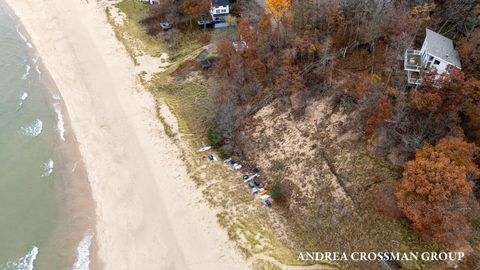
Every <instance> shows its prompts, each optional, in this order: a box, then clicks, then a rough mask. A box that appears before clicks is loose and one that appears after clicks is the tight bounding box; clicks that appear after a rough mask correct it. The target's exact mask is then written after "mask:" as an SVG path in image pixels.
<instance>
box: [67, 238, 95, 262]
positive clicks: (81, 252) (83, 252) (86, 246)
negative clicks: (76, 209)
mask: <svg viewBox="0 0 480 270" xmlns="http://www.w3.org/2000/svg"><path fill="white" fill-rule="evenodd" d="M93 235H94V233H93V231H92V230H88V231H87V232H86V233H85V234H84V235H83V238H82V240H81V241H80V243H79V244H78V247H77V260H76V261H75V263H74V264H73V266H72V270H88V269H89V265H90V246H91V245H92V239H93Z"/></svg>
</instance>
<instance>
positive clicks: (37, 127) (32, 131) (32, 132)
mask: <svg viewBox="0 0 480 270" xmlns="http://www.w3.org/2000/svg"><path fill="white" fill-rule="evenodd" d="M42 128H43V123H42V121H41V120H40V119H37V120H35V122H34V123H33V124H32V125H30V126H28V127H22V133H23V135H25V136H32V137H36V136H38V135H40V133H42Z"/></svg>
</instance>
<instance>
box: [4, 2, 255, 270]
mask: <svg viewBox="0 0 480 270" xmlns="http://www.w3.org/2000/svg"><path fill="white" fill-rule="evenodd" d="M6 2H7V4H8V5H9V6H10V7H11V8H12V9H13V11H14V12H15V13H16V15H17V16H18V17H19V19H20V21H21V22H22V24H23V25H24V27H25V29H26V30H27V31H28V33H29V35H30V37H31V38H32V43H33V44H34V46H35V47H36V49H37V50H38V52H39V54H40V56H41V61H42V62H43V64H44V65H45V66H46V68H47V69H48V71H49V72H50V74H51V76H52V78H53V80H54V81H55V83H56V85H57V87H58V89H59V91H60V92H61V94H62V97H63V99H64V101H65V104H66V107H67V109H68V113H69V115H70V119H71V122H72V127H73V131H74V133H75V136H76V138H77V140H78V143H79V147H80V153H81V155H82V157H83V160H84V163H85V166H86V169H87V173H88V178H89V181H90V184H91V188H92V192H93V198H94V200H95V202H96V215H97V225H96V235H95V240H96V246H97V247H98V248H97V250H96V252H97V253H98V254H97V255H98V258H99V262H98V263H95V264H93V266H96V265H102V266H103V267H99V268H103V269H115V270H120V269H135V270H136V269H142V270H143V269H246V268H247V267H246V262H245V261H244V259H243V258H242V256H241V255H240V253H239V252H238V251H237V250H236V249H235V248H234V246H233V244H232V243H231V242H230V241H229V239H228V236H227V233H226V231H224V230H223V229H222V228H221V227H220V226H219V225H218V223H217V222H216V216H215V214H216V213H215V211H214V210H213V209H210V208H209V207H208V206H207V205H206V203H204V202H203V201H202V195H201V193H200V192H199V191H197V190H196V188H195V185H194V183H193V181H191V179H189V176H188V174H187V172H186V168H185V166H184V164H183V163H182V161H181V159H180V158H179V153H178V149H177V147H176V146H175V145H174V144H173V143H172V142H171V141H170V140H169V139H168V137H167V136H166V135H165V134H164V132H163V131H162V127H161V124H160V122H159V121H158V120H157V119H156V116H155V106H154V105H155V104H154V100H153V98H152V97H151V95H150V94H149V93H148V92H147V91H145V90H144V89H143V88H142V87H141V86H140V85H138V84H137V83H136V74H135V70H136V69H135V67H134V64H133V62H132V61H131V59H130V58H129V57H128V55H127V53H126V51H125V49H124V47H123V46H122V45H121V44H120V42H118V41H117V40H116V38H115V36H114V34H113V30H112V29H111V27H110V25H109V24H108V23H107V20H106V15H105V10H104V7H103V6H102V3H101V2H100V3H98V2H96V1H86V0H42V1H38V0H22V1H13V0H6ZM93 257H97V256H93ZM92 268H93V267H92Z"/></svg>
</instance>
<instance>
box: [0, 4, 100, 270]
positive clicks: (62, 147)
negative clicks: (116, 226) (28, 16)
mask: <svg viewBox="0 0 480 270" xmlns="http://www.w3.org/2000/svg"><path fill="white" fill-rule="evenodd" d="M68 124H69V123H68V115H67V114H66V110H65V109H64V105H63V102H62V100H61V97H60V95H59V94H58V91H57V90H56V89H55V86H54V84H53V83H52V82H51V79H50V78H49V76H48V74H46V72H44V71H43V68H42V66H41V59H40V58H39V57H38V56H37V54H36V52H35V50H34V47H33V44H31V43H30V41H29V37H28V36H27V35H26V33H25V31H24V30H23V29H22V28H21V26H20V25H19V24H18V22H17V21H16V20H15V18H13V17H12V15H11V13H10V11H9V10H8V9H7V8H6V6H5V5H3V4H2V3H0V270H3V269H25V270H26V269H40V270H42V269H45V270H55V269H89V262H90V260H91V259H92V258H90V254H91V253H92V250H94V245H95V244H94V241H93V239H94V235H95V233H94V211H93V202H92V199H91V195H90V194H91V193H90V189H89V185H88V180H87V176H86V174H85V170H84V167H83V163H82V161H81V158H80V155H79V154H78V147H77V144H76V140H75V137H74V136H73V134H72V133H71V132H70V130H69V126H68ZM92 243H93V247H92Z"/></svg>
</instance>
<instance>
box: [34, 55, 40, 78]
mask: <svg viewBox="0 0 480 270" xmlns="http://www.w3.org/2000/svg"><path fill="white" fill-rule="evenodd" d="M32 60H33V63H34V64H35V70H36V71H37V73H38V77H41V75H42V72H41V71H40V68H39V66H38V57H36V58H33V59H32Z"/></svg>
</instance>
